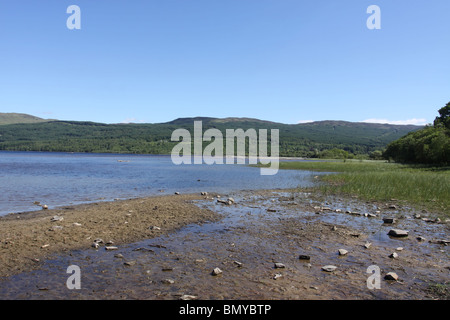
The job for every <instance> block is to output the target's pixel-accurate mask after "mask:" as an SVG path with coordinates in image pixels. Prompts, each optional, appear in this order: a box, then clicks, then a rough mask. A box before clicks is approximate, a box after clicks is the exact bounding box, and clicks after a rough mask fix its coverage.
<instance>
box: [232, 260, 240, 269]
mask: <svg viewBox="0 0 450 320" xmlns="http://www.w3.org/2000/svg"><path fill="white" fill-rule="evenodd" d="M233 263H234V264H235V265H237V266H238V267H239V268H242V262H239V261H233Z"/></svg>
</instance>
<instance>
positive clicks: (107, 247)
mask: <svg viewBox="0 0 450 320" xmlns="http://www.w3.org/2000/svg"><path fill="white" fill-rule="evenodd" d="M117 249H118V248H117V247H114V246H106V247H105V250H117Z"/></svg>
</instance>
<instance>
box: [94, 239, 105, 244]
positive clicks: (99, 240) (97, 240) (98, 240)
mask: <svg viewBox="0 0 450 320" xmlns="http://www.w3.org/2000/svg"><path fill="white" fill-rule="evenodd" d="M94 242H97V243H104V241H103V239H100V238H97V239H95V240H94Z"/></svg>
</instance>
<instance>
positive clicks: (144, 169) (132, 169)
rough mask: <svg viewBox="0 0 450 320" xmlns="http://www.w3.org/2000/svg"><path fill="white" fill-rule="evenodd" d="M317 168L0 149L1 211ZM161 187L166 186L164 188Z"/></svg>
mask: <svg viewBox="0 0 450 320" xmlns="http://www.w3.org/2000/svg"><path fill="white" fill-rule="evenodd" d="M313 175H317V173H312V172H306V171H294V170H280V171H279V172H278V173H277V174H276V175H274V176H261V175H260V170H259V168H253V167H248V166H245V165H206V164H205V165H181V166H177V165H174V164H173V163H172V161H171V159H170V156H151V155H121V154H70V153H45V152H6V151H0V215H5V214H7V213H11V212H24V211H31V210H40V209H41V208H40V207H39V206H36V205H34V204H33V202H34V201H40V202H41V203H42V204H47V205H48V206H49V208H54V207H58V206H63V205H69V204H80V203H87V202H97V201H103V200H105V201H110V200H114V199H128V198H136V197H143V196H150V195H161V194H171V193H174V192H175V191H179V192H180V193H192V192H201V191H208V192H221V193H225V192H233V191H239V190H254V189H274V188H275V189H278V188H291V187H297V186H309V185H312V184H313V179H312V176H313ZM160 190H164V193H161V192H160Z"/></svg>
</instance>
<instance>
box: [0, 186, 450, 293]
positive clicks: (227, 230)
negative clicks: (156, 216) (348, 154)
mask: <svg viewBox="0 0 450 320" xmlns="http://www.w3.org/2000/svg"><path fill="white" fill-rule="evenodd" d="M228 195H230V196H232V197H233V198H234V199H235V200H236V204H235V205H231V206H227V205H223V204H220V203H217V202H216V201H215V200H201V201H196V202H195V203H196V204H197V205H198V206H200V207H204V208H208V209H211V210H214V211H217V212H218V213H220V214H221V215H222V219H221V220H219V221H217V222H208V223H204V224H200V225H197V224H193V225H189V226H186V227H184V228H182V229H180V230H179V231H177V232H174V233H171V234H168V235H163V236H160V237H156V238H153V239H148V240H143V241H140V242H136V243H131V244H128V245H124V246H120V247H119V249H118V250H117V251H106V250H104V248H103V247H100V248H99V249H93V248H90V249H87V250H79V251H73V252H70V253H68V254H65V255H60V256H57V257H55V259H52V260H48V261H45V262H43V263H42V268H40V269H39V270H36V271H33V272H29V273H24V274H19V275H17V276H13V277H11V278H8V279H5V281H2V282H0V284H1V285H0V297H2V298H3V299H178V298H179V297H180V296H181V295H183V294H188V295H195V296H198V297H199V298H200V299H241V298H243V299H315V298H326V299H346V298H352V299H355V298H358V299H371V298H377V299H393V298H395V299H397V298H398V299H411V298H413V299H417V298H422V297H423V296H424V293H423V288H426V287H427V283H429V282H430V281H437V282H439V281H440V282H441V283H442V281H443V280H442V279H444V280H445V279H447V280H448V270H447V273H445V271H444V273H443V270H445V269H443V268H442V267H443V266H445V265H447V268H448V264H449V255H448V254H449V251H448V247H446V246H442V245H436V244H430V243H427V242H425V243H418V242H417V241H416V240H415V238H414V237H415V236H417V235H424V236H426V237H427V238H429V239H440V238H445V237H446V236H448V228H447V227H446V226H445V225H443V224H430V223H426V222H423V221H421V220H417V219H412V218H411V217H409V216H405V215H404V214H403V213H399V212H389V211H384V212H383V214H386V215H396V217H399V218H400V219H399V222H398V223H397V224H396V227H398V228H402V229H408V230H411V236H410V237H409V238H408V239H394V238H391V237H389V236H387V232H388V230H389V229H390V228H392V226H391V225H386V224H383V221H382V216H381V215H379V216H378V217H374V218H368V217H365V216H363V215H352V214H346V213H343V212H339V213H338V212H335V211H323V212H321V213H320V214H316V213H315V212H314V211H311V210H303V209H301V207H300V206H299V205H300V204H305V203H306V204H308V203H309V204H310V205H311V206H315V205H318V204H322V205H323V204H324V203H323V202H321V201H320V200H318V199H316V198H314V197H313V196H311V195H310V194H307V193H289V192H275V193H272V194H265V195H263V196H261V195H255V194H252V193H251V192H239V193H234V194H228ZM223 196H224V195H223ZM225 196H226V195H225ZM327 201H330V202H331V204H330V207H331V208H332V209H335V208H339V209H344V210H345V208H348V209H349V210H350V209H351V210H352V211H359V212H365V211H367V212H374V211H375V210H376V208H375V207H374V206H373V204H367V203H358V202H357V201H351V200H350V201H344V200H341V199H337V198H336V199H330V198H328V199H327ZM268 209H270V210H271V211H268ZM318 222H319V223H322V222H324V223H325V225H327V224H328V223H329V225H330V226H331V225H337V226H338V228H339V229H342V228H344V227H345V228H349V229H350V230H357V231H358V232H360V233H362V234H365V235H367V239H361V241H359V240H357V241H356V242H355V243H356V245H354V246H353V247H346V249H348V250H349V251H350V254H349V255H348V256H345V257H340V256H338V255H337V254H336V251H337V249H338V248H340V247H341V246H342V245H343V244H341V243H335V242H329V241H327V240H324V238H323V237H324V236H327V234H326V233H324V230H322V231H321V233H318V234H314V233H313V234H308V236H310V238H303V236H297V235H296V234H295V229H297V228H303V227H305V226H307V225H314V223H318ZM286 226H291V228H289V227H288V228H286ZM326 230H329V228H327V229H326ZM326 232H329V231H326ZM325 239H326V237H325ZM355 239H357V238H355ZM366 241H369V242H371V243H372V246H373V247H372V248H371V249H370V250H366V249H364V248H362V244H363V243H364V242H366ZM349 243H351V242H347V243H346V245H349ZM399 246H401V247H404V251H402V252H400V256H401V258H400V259H397V260H393V259H390V258H388V257H387V255H388V254H389V253H391V252H392V251H394V250H395V248H397V247H399ZM302 253H308V254H310V255H311V256H312V260H311V261H307V262H301V261H300V260H299V259H298V255H299V254H302ZM117 254H121V255H122V256H123V257H122V258H118V257H117V256H116V255H117ZM236 261H237V262H240V263H242V266H239V265H238V264H237V263H236ZM125 262H131V263H132V265H131V266H127V265H125V264H124V263H125ZM274 262H282V263H284V264H286V269H281V271H279V270H278V269H274V267H273V264H274ZM309 262H311V263H309ZM412 262H413V263H412ZM415 262H417V263H415ZM325 264H335V265H338V266H339V267H338V270H339V272H335V273H334V274H333V275H330V274H328V273H325V272H323V271H321V270H320V267H321V266H323V265H325ZM371 264H376V265H379V266H380V267H381V268H382V269H383V270H384V271H386V272H387V271H390V270H392V269H394V270H396V272H398V273H399V275H400V276H401V282H399V283H398V284H389V283H385V282H383V288H382V290H378V291H370V290H368V289H367V287H366V283H365V279H366V278H367V276H368V275H367V274H366V268H367V267H368V266H369V265H371ZM70 265H77V266H79V267H80V268H81V287H82V288H81V289H80V290H69V289H68V288H67V287H66V281H67V279H68V277H69V274H67V273H66V270H67V267H68V266H70ZM216 267H219V268H221V269H222V270H223V271H224V273H223V275H221V276H218V277H214V276H212V275H211V271H212V270H213V269H214V268H216ZM280 272H281V273H282V274H283V277H282V278H280V279H278V280H274V279H273V277H274V275H275V274H277V273H280ZM165 279H171V280H173V281H174V282H173V284H165V283H164V281H165ZM311 288H312V289H311ZM317 288H319V289H317Z"/></svg>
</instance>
